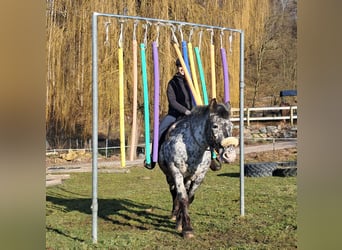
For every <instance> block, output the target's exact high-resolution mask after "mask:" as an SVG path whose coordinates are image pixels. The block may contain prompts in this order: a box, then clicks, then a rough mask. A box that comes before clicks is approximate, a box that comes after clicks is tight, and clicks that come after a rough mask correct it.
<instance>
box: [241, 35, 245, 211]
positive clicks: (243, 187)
mask: <svg viewBox="0 0 342 250" xmlns="http://www.w3.org/2000/svg"><path fill="white" fill-rule="evenodd" d="M244 40H245V38H244V33H243V31H241V33H240V214H241V216H244V215H245V179H244V177H245V170H244V137H243V133H244V117H243V116H244V113H243V112H244V102H243V100H244V87H245V83H244V80H245V79H244V78H245V77H244V49H245V46H244V43H245V41H244Z"/></svg>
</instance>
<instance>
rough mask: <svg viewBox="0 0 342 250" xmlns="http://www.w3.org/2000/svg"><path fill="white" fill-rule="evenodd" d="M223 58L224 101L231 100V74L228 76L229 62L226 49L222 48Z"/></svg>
mask: <svg viewBox="0 0 342 250" xmlns="http://www.w3.org/2000/svg"><path fill="white" fill-rule="evenodd" d="M221 59H222V69H223V79H224V102H225V103H227V102H229V101H230V96H229V76H228V64H227V55H226V50H225V49H224V48H221Z"/></svg>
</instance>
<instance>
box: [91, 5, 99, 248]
mask: <svg viewBox="0 0 342 250" xmlns="http://www.w3.org/2000/svg"><path fill="white" fill-rule="evenodd" d="M97 16H98V14H97V13H96V12H94V13H93V19H92V23H93V25H92V36H93V37H92V39H93V41H92V53H93V121H92V122H93V151H92V170H93V176H92V184H93V195H92V205H91V210H92V238H93V243H97V210H98V204H97V150H98V144H97V143H98V93H97Z"/></svg>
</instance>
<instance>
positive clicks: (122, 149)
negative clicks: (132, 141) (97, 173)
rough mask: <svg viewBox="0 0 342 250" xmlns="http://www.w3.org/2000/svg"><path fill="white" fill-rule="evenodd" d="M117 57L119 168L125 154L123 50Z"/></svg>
mask: <svg viewBox="0 0 342 250" xmlns="http://www.w3.org/2000/svg"><path fill="white" fill-rule="evenodd" d="M118 55H119V103H120V108H119V112H120V153H121V166H122V167H125V166H126V153H125V113H124V111H125V109H124V67H123V50H122V48H121V47H120V48H119V50H118Z"/></svg>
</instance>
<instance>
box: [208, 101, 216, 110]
mask: <svg viewBox="0 0 342 250" xmlns="http://www.w3.org/2000/svg"><path fill="white" fill-rule="evenodd" d="M209 109H210V112H215V111H216V109H217V102H216V98H213V99H211V100H210V103H209Z"/></svg>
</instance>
